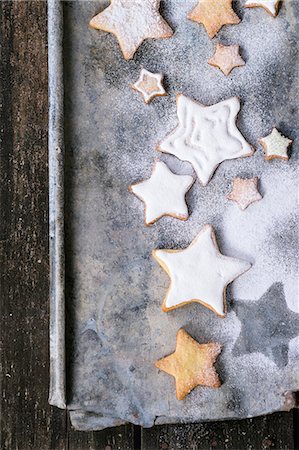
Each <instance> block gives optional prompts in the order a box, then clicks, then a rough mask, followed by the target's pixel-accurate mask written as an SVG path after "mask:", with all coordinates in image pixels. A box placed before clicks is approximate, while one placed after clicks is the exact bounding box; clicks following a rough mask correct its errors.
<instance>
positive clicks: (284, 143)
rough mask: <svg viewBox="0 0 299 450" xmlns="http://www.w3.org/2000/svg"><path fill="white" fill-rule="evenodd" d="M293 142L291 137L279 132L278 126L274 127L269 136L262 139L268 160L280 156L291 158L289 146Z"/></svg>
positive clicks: (284, 158) (285, 158) (280, 157)
mask: <svg viewBox="0 0 299 450" xmlns="http://www.w3.org/2000/svg"><path fill="white" fill-rule="evenodd" d="M292 142H293V141H292V140H291V139H289V138H287V137H285V136H283V135H282V134H281V133H279V131H278V130H277V129H276V128H273V130H272V132H271V133H270V134H269V135H268V136H266V137H264V138H262V139H260V143H261V144H262V146H263V147H264V150H265V155H266V160H271V159H274V158H278V159H283V160H285V161H287V160H288V159H289V157H288V147H289V145H291V143H292Z"/></svg>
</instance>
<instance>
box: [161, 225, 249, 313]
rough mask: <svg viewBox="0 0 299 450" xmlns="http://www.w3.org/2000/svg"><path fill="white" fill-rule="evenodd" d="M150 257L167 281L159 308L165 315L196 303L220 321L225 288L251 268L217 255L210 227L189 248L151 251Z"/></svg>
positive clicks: (224, 299) (219, 254) (224, 304)
mask: <svg viewBox="0 0 299 450" xmlns="http://www.w3.org/2000/svg"><path fill="white" fill-rule="evenodd" d="M153 257H154V258H155V259H156V261H157V262H158V263H159V264H160V266H161V267H162V268H163V269H164V270H165V272H166V273H167V274H168V275H169V277H170V280H171V283H170V287H169V289H168V291H167V294H166V297H165V299H164V301H163V306H162V309H163V311H165V312H167V311H170V310H172V309H175V308H178V307H181V306H184V305H185V304H187V303H191V302H196V303H201V304H202V305H203V306H205V307H207V308H209V309H211V310H212V311H213V312H215V313H216V314H218V315H219V316H220V317H224V316H225V314H226V295H225V293H226V286H227V285H228V284H230V283H231V282H232V281H233V280H234V279H236V278H237V277H238V276H239V275H242V274H243V273H244V272H246V271H247V270H249V269H250V267H251V264H250V263H248V262H247V261H243V260H241V259H237V258H231V257H228V256H224V255H222V254H221V253H220V252H219V249H218V245H217V242H216V236H215V233H214V230H213V228H212V226H211V225H205V226H204V227H203V228H202V229H201V231H200V232H199V234H198V235H197V237H196V238H195V239H194V241H193V242H192V243H191V244H190V245H189V247H187V248H185V249H182V250H167V249H166V250H160V249H158V250H154V251H153Z"/></svg>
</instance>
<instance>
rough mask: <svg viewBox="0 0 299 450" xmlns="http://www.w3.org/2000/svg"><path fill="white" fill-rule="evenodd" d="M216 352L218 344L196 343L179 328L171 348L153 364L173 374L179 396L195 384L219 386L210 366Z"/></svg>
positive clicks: (219, 346) (218, 348)
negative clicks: (170, 351)
mask: <svg viewBox="0 0 299 450" xmlns="http://www.w3.org/2000/svg"><path fill="white" fill-rule="evenodd" d="M220 352H221V345H220V344H217V343H214V342H210V343H208V344H199V343H198V342H196V341H195V340H194V339H193V338H192V337H191V336H190V335H189V334H188V333H186V331H185V330H183V329H182V328H181V329H180V330H179V331H178V333H177V339H176V350H175V352H174V353H172V354H171V355H169V356H166V357H165V358H162V359H160V360H159V361H157V362H156V364H155V366H156V367H157V368H158V369H160V370H163V371H164V372H166V373H168V374H169V375H172V376H173V377H174V378H175V383H176V397H177V399H178V400H183V399H184V398H185V397H186V395H188V394H189V392H191V391H192V390H193V389H194V388H195V387H196V386H200V385H201V386H207V387H211V388H219V387H220V385H221V382H220V380H219V377H218V374H217V372H216V370H215V368H214V367H213V365H214V363H215V361H216V358H217V356H218V355H219V354H220Z"/></svg>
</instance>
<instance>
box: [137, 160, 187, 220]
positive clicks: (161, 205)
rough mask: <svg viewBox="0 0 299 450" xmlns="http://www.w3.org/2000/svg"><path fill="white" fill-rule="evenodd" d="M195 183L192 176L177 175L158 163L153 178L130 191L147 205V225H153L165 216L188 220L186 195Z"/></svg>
mask: <svg viewBox="0 0 299 450" xmlns="http://www.w3.org/2000/svg"><path fill="white" fill-rule="evenodd" d="M193 182H194V179H193V177H191V176H190V175H176V174H174V173H173V172H171V170H169V169H168V167H167V166H166V164H164V163H163V162H162V161H158V162H157V163H156V164H155V167H154V170H153V173H152V175H151V177H150V178H149V179H148V180H145V181H141V182H140V183H136V184H132V185H131V186H130V187H129V190H130V191H131V192H133V194H135V195H136V196H137V197H138V198H140V200H142V201H143V202H144V203H145V223H146V225H152V224H153V223H154V222H156V221H157V220H159V219H160V218H161V217H163V216H171V217H175V218H177V219H181V220H187V219H188V208H187V205H186V201H185V195H186V193H187V191H188V190H189V189H190V187H191V186H192V184H193Z"/></svg>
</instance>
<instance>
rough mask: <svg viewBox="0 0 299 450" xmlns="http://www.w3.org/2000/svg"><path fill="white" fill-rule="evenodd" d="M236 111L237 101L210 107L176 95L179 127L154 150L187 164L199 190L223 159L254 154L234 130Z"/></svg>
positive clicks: (223, 102)
mask: <svg viewBox="0 0 299 450" xmlns="http://www.w3.org/2000/svg"><path fill="white" fill-rule="evenodd" d="M239 110H240V101H239V99H238V98H237V97H232V98H229V99H228V100H224V101H222V102H219V103H216V104H215V105H212V106H205V105H201V104H199V103H196V102H194V101H193V100H191V99H190V98H188V97H186V96H185V95H182V94H179V95H177V115H178V119H179V125H178V127H177V128H175V129H174V130H173V131H172V133H170V134H169V135H168V136H166V138H165V139H164V140H163V141H162V142H161V143H160V145H159V146H158V150H160V151H161V152H164V153H170V154H172V155H174V156H176V157H177V158H179V159H181V160H183V161H188V162H190V163H191V164H192V166H193V167H194V170H195V172H196V174H197V176H198V178H199V181H200V182H201V184H202V185H203V186H206V185H207V184H208V182H209V180H210V179H211V177H212V175H213V173H214V172H215V170H216V168H217V166H218V165H219V164H220V163H221V162H222V161H225V160H226V159H235V158H240V157H243V156H251V155H252V154H253V152H254V150H253V149H252V148H251V147H250V145H249V144H248V143H247V142H246V141H245V139H244V137H243V136H242V134H241V133H240V131H239V130H238V128H237V126H236V117H237V114H238V112H239Z"/></svg>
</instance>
